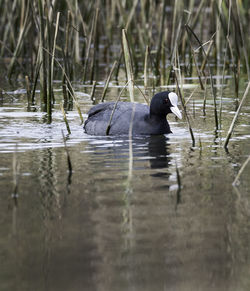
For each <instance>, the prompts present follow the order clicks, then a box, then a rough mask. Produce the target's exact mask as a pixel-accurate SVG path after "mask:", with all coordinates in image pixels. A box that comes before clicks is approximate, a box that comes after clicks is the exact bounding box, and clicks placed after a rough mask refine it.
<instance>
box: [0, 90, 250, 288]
mask: <svg viewBox="0 0 250 291" xmlns="http://www.w3.org/2000/svg"><path fill="white" fill-rule="evenodd" d="M89 90H90V88H89V89H88V88H83V87H81V86H79V88H78V89H77V94H78V98H79V102H80V105H81V108H82V109H83V112H84V113H86V112H87V110H88V108H89V107H90V106H91V102H90V100H89ZM117 90H118V88H115V87H114V88H113V89H112V90H111V95H109V97H108V99H110V100H113V99H115V95H116V92H117ZM192 90H193V89H184V94H185V96H186V97H188V96H189V95H190V93H191V92H192ZM232 92H233V91H232V90H230V88H226V89H225V90H224V95H223V96H224V97H223V99H222V120H223V122H222V128H221V130H220V131H219V132H218V133H217V134H215V131H214V115H213V101H212V98H211V97H210V98H208V101H207V106H206V115H204V112H203V95H204V93H203V92H201V91H200V90H199V89H198V90H197V91H196V92H195V94H194V97H193V99H192V101H191V102H190V103H189V105H188V112H189V115H190V119H191V123H192V126H193V130H194V134H195V138H196V146H195V147H191V139H190V135H189V131H188V127H187V124H186V121H185V120H181V121H179V120H178V121H177V120H175V118H174V117H173V116H169V120H170V126H171V129H172V131H173V134H171V135H165V136H145V137H134V138H133V139H132V140H130V139H129V138H128V137H126V136H123V137H116V138H114V137H91V136H88V135H86V134H85V133H84V132H83V129H82V126H81V125H80V124H79V117H78V114H77V111H75V110H73V111H69V112H68V119H69V123H70V127H71V131H72V134H71V135H70V136H68V137H67V148H68V151H69V154H70V158H71V162H72V167H73V173H72V175H70V174H69V171H68V165H67V157H66V151H65V148H64V145H63V141H62V134H61V130H62V129H63V130H64V133H65V134H66V129H65V125H64V123H63V121H62V114H61V113H60V109H59V101H58V102H57V103H56V105H55V108H54V113H53V122H52V124H50V125H49V124H46V122H45V120H46V116H45V114H44V113H42V112H40V111H39V107H37V108H35V109H36V111H34V110H35V109H33V111H27V108H26V104H25V96H24V95H22V94H23V92H22V91H21V92H16V94H15V95H14V94H12V93H14V92H9V93H11V94H12V95H13V96H15V98H14V99H8V98H6V99H5V102H3V103H2V104H1V107H0V161H1V164H0V189H1V194H0V261H1V264H0V289H1V290H25V291H27V290H53V291H54V290H72V291H73V290H74V291H75V290H136V291H138V290H176V291H177V290H178V291H179V290H220V291H221V290H249V289H250V279H249V273H250V249H249V246H250V231H249V230H250V223H249V221H250V219H249V218H250V206H249V205H250V190H249V189H250V180H249V174H250V165H248V166H247V167H246V168H245V170H244V172H243V173H242V175H241V177H240V183H239V184H238V185H237V186H236V187H234V186H232V182H233V181H234V178H235V177H236V175H237V173H238V171H239V169H240V167H241V165H242V164H243V162H244V161H245V160H246V159H247V157H248V156H249V153H250V146H249V145H250V102H249V98H248V101H247V102H246V104H244V106H243V109H242V114H241V116H240V119H239V122H238V124H237V126H236V129H235V132H234V135H233V138H232V140H231V141H230V144H229V152H226V151H225V150H224V149H223V147H222V144H223V141H224V138H225V136H226V132H227V130H228V128H229V126H230V123H231V121H232V118H233V115H234V113H235V110H236V103H237V102H236V100H235V98H234V96H233V95H232ZM242 93H243V92H241V94H242ZM58 96H60V91H59V92H58ZM218 96H219V93H218ZM193 100H194V101H193ZM137 101H139V102H143V100H142V99H141V97H139V96H137ZM218 106H219V104H218ZM84 116H85V117H86V115H84ZM13 160H14V161H17V163H18V164H19V165H20V170H19V175H18V178H19V179H18V195H17V196H15V197H13V189H14V184H13V179H14V177H15V173H13ZM177 169H178V170H177ZM177 171H178V172H179V175H180V179H179V182H178V179H177Z"/></svg>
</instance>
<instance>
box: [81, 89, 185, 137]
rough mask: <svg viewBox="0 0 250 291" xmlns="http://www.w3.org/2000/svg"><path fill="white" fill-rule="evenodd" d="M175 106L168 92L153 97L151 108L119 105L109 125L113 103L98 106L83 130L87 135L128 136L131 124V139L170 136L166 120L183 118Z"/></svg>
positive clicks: (173, 95)
mask: <svg viewBox="0 0 250 291" xmlns="http://www.w3.org/2000/svg"><path fill="white" fill-rule="evenodd" d="M177 103H178V96H177V95H176V94H175V93H174V92H168V91H164V92H160V93H157V94H155V95H154V96H153V98H152V100H151V103H150V107H149V106H147V105H144V104H139V103H132V102H118V103H117V106H116V108H115V110H114V113H113V116H112V119H111V123H110V117H111V115H112V111H113V109H114V106H115V102H105V103H100V104H98V105H95V106H94V107H92V108H91V109H90V111H89V112H88V118H87V120H86V121H85V123H84V129H85V132H86V133H87V134H90V135H101V136H104V135H107V134H109V135H127V134H128V133H129V128H130V126H131V123H132V134H133V135H156V134H166V133H171V130H170V126H169V124H168V121H167V119H166V116H167V114H169V113H174V114H175V115H176V116H177V117H179V118H180V119H181V118H182V115H181V112H180V110H179V109H178V107H177ZM109 125H110V126H109ZM108 126H109V128H108ZM107 128H108V130H107Z"/></svg>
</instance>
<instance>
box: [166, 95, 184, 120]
mask: <svg viewBox="0 0 250 291" xmlns="http://www.w3.org/2000/svg"><path fill="white" fill-rule="evenodd" d="M168 98H169V100H170V102H171V104H172V106H171V107H170V110H171V111H172V112H173V113H174V114H175V115H176V116H177V117H178V118H180V119H182V114H181V112H180V110H179V108H178V107H177V103H178V96H177V95H176V94H175V93H174V92H170V93H169V94H168Z"/></svg>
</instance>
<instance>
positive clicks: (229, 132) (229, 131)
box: [224, 81, 250, 149]
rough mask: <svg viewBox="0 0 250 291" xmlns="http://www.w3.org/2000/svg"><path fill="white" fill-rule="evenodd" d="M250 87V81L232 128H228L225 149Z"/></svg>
mask: <svg viewBox="0 0 250 291" xmlns="http://www.w3.org/2000/svg"><path fill="white" fill-rule="evenodd" d="M249 89H250V81H249V82H248V85H247V88H246V90H245V93H244V95H243V97H242V99H241V101H240V104H239V107H238V109H237V111H236V113H235V115H234V118H233V121H232V123H231V125H230V128H229V130H228V133H227V137H226V140H225V142H224V148H225V149H226V148H227V146H228V143H229V140H230V138H231V136H232V133H233V130H234V127H235V123H236V121H237V119H238V116H239V114H240V111H241V107H242V105H243V102H244V101H245V99H246V97H247V94H248V91H249Z"/></svg>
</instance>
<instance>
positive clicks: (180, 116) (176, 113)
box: [170, 106, 182, 119]
mask: <svg viewBox="0 0 250 291" xmlns="http://www.w3.org/2000/svg"><path fill="white" fill-rule="evenodd" d="M170 110H171V111H172V112H173V113H174V114H175V115H176V116H177V117H178V118H180V119H182V114H181V112H180V110H179V108H178V107H177V106H172V107H170Z"/></svg>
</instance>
